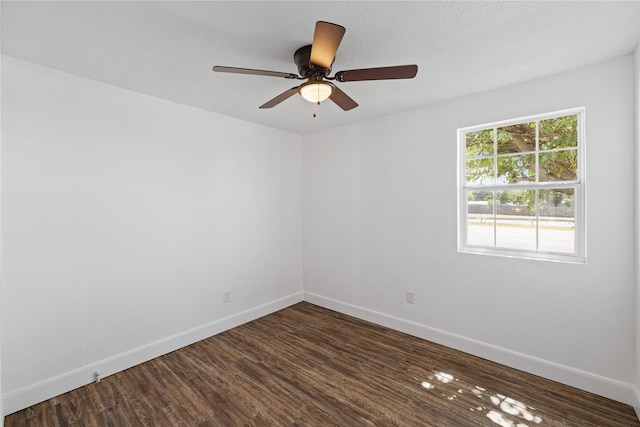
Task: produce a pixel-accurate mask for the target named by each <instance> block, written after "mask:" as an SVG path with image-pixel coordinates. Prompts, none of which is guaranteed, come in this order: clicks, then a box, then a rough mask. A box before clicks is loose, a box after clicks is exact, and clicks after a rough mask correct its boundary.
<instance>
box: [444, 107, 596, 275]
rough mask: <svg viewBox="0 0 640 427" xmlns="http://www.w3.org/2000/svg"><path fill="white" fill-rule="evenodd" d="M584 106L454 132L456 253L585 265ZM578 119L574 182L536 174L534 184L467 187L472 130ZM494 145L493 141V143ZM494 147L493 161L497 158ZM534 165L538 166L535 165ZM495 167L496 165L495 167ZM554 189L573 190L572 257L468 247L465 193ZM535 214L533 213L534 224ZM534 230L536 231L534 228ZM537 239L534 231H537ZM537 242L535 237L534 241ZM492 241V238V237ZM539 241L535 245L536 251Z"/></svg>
mask: <svg viewBox="0 0 640 427" xmlns="http://www.w3.org/2000/svg"><path fill="white" fill-rule="evenodd" d="M585 110H586V109H585V107H578V108H570V109H566V110H560V111H554V112H550V113H543V114H537V115H533V116H526V117H519V118H516V119H510V120H504V121H499V122H493V123H486V124H482V125H475V126H469V127H464V128H459V129H458V131H457V138H458V168H457V169H458V252H462V253H473V254H484V255H498V256H505V257H514V258H526V259H539V260H548V261H559V262H570V263H586V253H587V251H586V222H587V218H586V182H585V177H586V173H585V172H586V162H585V153H586V143H585V141H586V138H585V116H586V111H585ZM576 114H577V116H578V125H577V132H578V142H577V144H578V146H577V151H578V153H577V158H578V170H577V179H576V181H554V182H538V179H539V174H538V173H536V181H535V182H527V183H518V184H503V185H497V184H491V185H484V184H477V185H466V133H467V132H472V131H479V130H485V129H490V128H494V135H495V132H496V131H495V130H496V129H497V128H499V127H504V126H510V125H515V124H519V123H527V122H534V121H536V122H538V121H540V120H544V119H549V118H554V117H562V116H570V115H576ZM537 139H538V136H537V132H536V151H535V153H538V152H539V151H538V150H539V146H538V140H537ZM494 143H495V142H494ZM495 149H496V147H495V146H494V158H495V156H496V155H497V152H496V151H495ZM536 165H537V163H536ZM494 167H495V166H494ZM554 188H574V189H575V190H574V210H575V228H574V238H575V244H574V248H575V252H574V253H573V254H563V253H555V252H543V251H539V250H536V251H529V250H518V249H504V248H500V247H495V246H494V247H488V246H472V245H467V244H466V242H467V213H468V204H467V203H468V201H467V196H466V193H467V191H501V190H545V189H554ZM537 221H538V219H537V213H536V222H537ZM536 230H538V228H537V227H536ZM495 233H496V225H495V221H494V236H495ZM536 236H537V232H536ZM536 240H537V238H536ZM494 242H495V238H494ZM537 247H538V242H536V248H537Z"/></svg>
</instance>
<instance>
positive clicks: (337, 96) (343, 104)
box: [329, 86, 358, 111]
mask: <svg viewBox="0 0 640 427" xmlns="http://www.w3.org/2000/svg"><path fill="white" fill-rule="evenodd" d="M329 99H330V100H332V101H333V102H335V103H336V104H337V105H338V107H340V108H342V109H343V110H344V111H349V110H352V109H354V108H356V107H357V106H358V103H357V102H356V101H354V100H353V99H351V98H350V97H349V95H347V94H346V93H344V92H343V91H341V90H340V88H338V87H337V86H334V87H333V92H332V93H331V96H330V97H329Z"/></svg>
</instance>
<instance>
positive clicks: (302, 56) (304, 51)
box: [293, 44, 331, 80]
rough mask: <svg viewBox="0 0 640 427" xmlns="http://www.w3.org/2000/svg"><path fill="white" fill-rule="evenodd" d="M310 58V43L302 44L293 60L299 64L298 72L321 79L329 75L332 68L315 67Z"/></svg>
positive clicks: (303, 75) (308, 77)
mask: <svg viewBox="0 0 640 427" xmlns="http://www.w3.org/2000/svg"><path fill="white" fill-rule="evenodd" d="M310 60H311V45H310V44H309V45H306V46H302V47H301V48H300V49H298V50H296V52H295V53H294V54H293V61H294V62H295V63H296V65H297V66H298V74H300V76H302V77H304V78H307V79H311V80H321V79H322V78H323V77H327V76H328V75H329V73H330V72H331V68H318V67H314V66H313V65H311V63H310Z"/></svg>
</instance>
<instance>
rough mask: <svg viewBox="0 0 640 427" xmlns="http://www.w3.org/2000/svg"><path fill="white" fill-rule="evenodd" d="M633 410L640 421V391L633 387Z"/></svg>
mask: <svg viewBox="0 0 640 427" xmlns="http://www.w3.org/2000/svg"><path fill="white" fill-rule="evenodd" d="M633 399H634V402H633V405H632V406H633V410H634V411H636V417H638V420H640V390H638V387H633Z"/></svg>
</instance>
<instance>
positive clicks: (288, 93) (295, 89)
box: [259, 86, 299, 108]
mask: <svg viewBox="0 0 640 427" xmlns="http://www.w3.org/2000/svg"><path fill="white" fill-rule="evenodd" d="M298 87H299V86H296V87H292V88H291V89H289V90H287V91H284V92H282V93H281V94H280V95H278V96H276V97H275V98H273V99H272V100H271V101H267V102H265V103H264V104H262V105H261V106H260V107H259V108H273V107H275V106H276V105H278V104H280V103H281V102H282V101H284V100H285V99H288V98H290V97H292V96H293V95H295V94H296V93H298Z"/></svg>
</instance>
